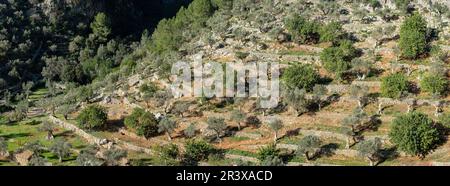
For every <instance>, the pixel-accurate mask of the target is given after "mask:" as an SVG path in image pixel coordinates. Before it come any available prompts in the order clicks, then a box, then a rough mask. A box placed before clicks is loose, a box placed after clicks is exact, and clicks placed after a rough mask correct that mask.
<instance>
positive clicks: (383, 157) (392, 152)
mask: <svg viewBox="0 0 450 186" xmlns="http://www.w3.org/2000/svg"><path fill="white" fill-rule="evenodd" d="M379 153H380V161H378V163H377V164H376V165H379V164H381V163H383V162H385V161H390V160H394V159H396V158H398V157H399V156H400V154H399V153H398V152H397V148H396V147H391V148H387V149H382V150H380V152H379Z"/></svg>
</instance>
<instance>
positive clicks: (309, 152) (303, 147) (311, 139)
mask: <svg viewBox="0 0 450 186" xmlns="http://www.w3.org/2000/svg"><path fill="white" fill-rule="evenodd" d="M321 144H322V141H321V140H320V138H319V137H317V136H313V135H309V136H305V137H304V138H302V139H301V140H300V142H299V144H298V149H297V154H303V155H305V158H306V160H307V161H309V160H311V159H313V158H314V157H315V156H316V155H317V154H318V151H319V150H320V145H321Z"/></svg>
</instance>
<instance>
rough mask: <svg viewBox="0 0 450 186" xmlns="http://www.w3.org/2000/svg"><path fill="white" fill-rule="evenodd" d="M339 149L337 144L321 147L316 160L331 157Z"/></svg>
mask: <svg viewBox="0 0 450 186" xmlns="http://www.w3.org/2000/svg"><path fill="white" fill-rule="evenodd" d="M338 148H339V145H338V144H337V143H329V144H326V145H323V146H321V147H320V149H319V152H318V154H317V155H316V156H315V157H314V158H321V157H331V156H333V155H334V154H336V153H335V151H336V150H337V149H338Z"/></svg>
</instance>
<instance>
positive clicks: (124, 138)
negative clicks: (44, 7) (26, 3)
mask: <svg viewBox="0 0 450 186" xmlns="http://www.w3.org/2000/svg"><path fill="white" fill-rule="evenodd" d="M401 2H405V1H396V0H381V1H376V0H375V1H365V0H309V1H308V0H288V1H282V0H267V1H266V0H229V1H227V0H194V1H193V3H191V5H190V6H189V7H186V8H182V9H181V10H180V11H179V13H178V14H177V16H176V17H174V18H172V19H167V20H166V19H165V20H163V21H161V22H160V24H159V25H158V27H157V29H156V30H155V32H154V33H153V34H152V35H149V34H144V35H143V36H142V39H141V41H140V42H139V43H137V44H136V46H134V47H133V51H132V52H131V53H130V54H129V56H127V57H125V58H124V59H123V61H122V63H121V65H120V66H118V67H116V69H114V70H112V71H111V72H109V73H108V74H107V75H105V76H104V77H100V78H97V79H94V80H93V81H92V83H90V84H87V85H81V86H78V87H73V88H72V87H71V85H70V84H64V83H55V86H56V89H57V90H58V91H57V92H58V93H57V94H53V95H52V94H51V93H47V92H45V91H48V90H49V88H50V92H52V91H53V90H52V89H55V87H46V88H42V89H36V90H34V89H31V90H30V91H31V92H32V93H31V96H29V97H28V98H27V105H26V108H27V109H26V111H24V113H25V115H26V116H27V117H26V118H24V120H23V121H16V120H15V119H14V116H16V115H17V113H18V112H19V111H20V109H21V108H22V107H24V106H23V105H22V106H20V103H21V102H19V103H17V104H16V105H15V106H14V109H12V110H10V111H7V112H5V113H4V114H3V113H2V120H4V123H6V124H5V125H1V126H0V132H1V133H0V137H2V138H3V141H2V144H5V145H6V146H7V150H5V151H4V152H5V153H4V156H5V158H3V159H4V160H0V164H1V165H11V164H17V162H19V160H22V159H24V158H22V157H21V156H18V155H23V154H24V152H26V151H32V154H33V155H29V157H27V158H25V159H26V161H25V160H24V161H25V162H26V163H23V162H24V161H20V162H21V163H20V164H30V162H32V163H31V164H33V163H36V162H38V163H39V162H40V161H44V162H47V164H48V163H49V162H50V163H51V164H53V165H73V164H82V165H86V164H87V163H86V162H92V161H88V160H92V159H93V160H96V161H98V162H99V163H98V164H95V165H218V166H225V165H291V166H299V165H300V166H321V165H327V166H329V165H336V166H355V165H369V164H371V165H379V166H400V165H450V153H449V152H450V142H449V141H448V140H447V138H448V136H449V127H450V123H449V121H450V107H449V105H450V96H449V92H450V89H449V85H450V83H449V73H448V70H447V69H448V68H449V67H450V64H449V63H450V25H449V23H450V11H449V8H450V4H449V2H448V1H445V0H431V1H428V0H427V1H425V0H424V1H422V0H414V1H411V2H410V3H407V4H405V3H401ZM194 7H195V8H194ZM196 11H198V12H196ZM196 60H202V61H204V62H207V61H215V62H220V63H221V64H227V63H239V62H242V63H246V64H251V63H256V64H258V63H260V62H270V63H275V62H276V63H279V64H280V67H281V80H280V81H281V85H282V86H281V89H280V91H281V95H282V96H281V98H280V99H279V103H278V106H277V107H276V108H272V109H264V108H261V107H260V106H259V102H260V101H261V99H260V98H206V97H200V98H194V97H182V98H174V97H173V95H172V93H171V92H170V85H171V84H172V83H173V81H174V78H173V76H171V66H172V64H174V63H175V62H177V61H186V62H190V63H191V62H194V61H196ZM300 71H301V73H298V72H300ZM292 82H294V83H292ZM94 107H95V108H98V110H95V108H94ZM54 111H55V112H54ZM103 112H104V114H105V115H106V118H102V117H103V116H102V113H103ZM405 118H406V119H405ZM410 118H413V119H410ZM84 119H85V120H86V122H83V121H84ZM47 120H48V121H50V122H51V123H53V126H54V128H53V129H52V130H51V131H53V135H54V136H55V139H54V140H56V139H64V141H66V142H68V143H71V144H72V145H71V147H70V148H69V149H68V150H67V151H68V153H66V155H65V156H63V157H62V160H63V161H60V162H59V161H57V160H58V155H57V154H55V153H56V151H55V150H52V149H54V148H56V146H55V145H54V144H55V142H52V141H51V140H46V139H45V134H47V133H46V131H45V130H44V131H42V130H38V129H40V128H42V125H43V124H40V121H47ZM428 121H429V122H428ZM30 122H31V123H33V124H30ZM416 122H417V126H419V125H420V126H421V127H423V128H419V127H417V128H415V127H416V126H413V125H412V126H411V128H412V129H411V128H409V129H410V131H409V132H410V133H408V132H405V133H407V134H405V133H402V132H403V131H406V130H409V129H406V128H407V127H404V128H402V129H399V130H397V129H395V128H399V126H402V125H404V126H409V125H408V124H412V123H414V124H416ZM97 124H98V125H97ZM47 131H48V130H47ZM393 131H400V132H393ZM423 131H426V132H423ZM420 132H423V133H420ZM400 133H401V134H400ZM411 133H413V134H411ZM396 136H402V137H396ZM398 138H400V139H401V140H397V139H398ZM36 140H37V141H40V143H41V146H42V150H41V151H42V152H41V151H40V152H36V151H33V150H30V149H29V145H27V144H29V143H31V142H33V141H36ZM405 141H408V142H405ZM52 144H53V146H55V147H53V148H51V146H52ZM91 148H93V149H94V150H92V149H91ZM92 151H94V152H92ZM0 152H1V151H0ZM114 153H116V154H119V155H118V156H112V155H111V154H114ZM0 155H2V153H0ZM25 155H26V153H25ZM0 157H1V156H0ZM0 159H1V158H0ZM36 159H38V160H39V161H38V160H36Z"/></svg>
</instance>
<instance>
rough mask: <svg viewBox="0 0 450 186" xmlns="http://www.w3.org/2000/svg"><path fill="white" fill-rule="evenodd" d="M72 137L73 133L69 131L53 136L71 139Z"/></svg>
mask: <svg viewBox="0 0 450 186" xmlns="http://www.w3.org/2000/svg"><path fill="white" fill-rule="evenodd" d="M73 136H75V134H74V133H73V131H70V130H66V131H63V132H59V133H56V134H55V135H54V137H73Z"/></svg>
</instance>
